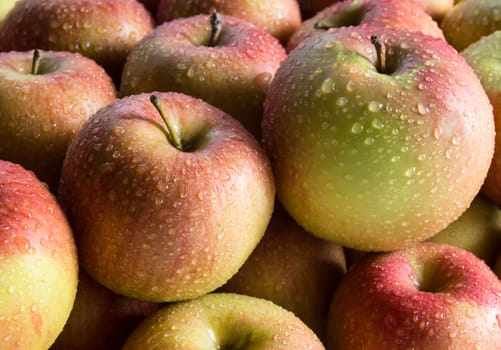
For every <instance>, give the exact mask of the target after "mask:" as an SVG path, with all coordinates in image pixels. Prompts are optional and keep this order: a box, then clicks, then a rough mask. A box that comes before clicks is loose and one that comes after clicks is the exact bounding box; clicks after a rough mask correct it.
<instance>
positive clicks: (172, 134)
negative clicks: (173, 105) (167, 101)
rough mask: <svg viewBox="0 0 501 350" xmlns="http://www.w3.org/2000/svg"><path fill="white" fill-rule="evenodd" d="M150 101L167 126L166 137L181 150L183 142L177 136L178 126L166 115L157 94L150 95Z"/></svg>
mask: <svg viewBox="0 0 501 350" xmlns="http://www.w3.org/2000/svg"><path fill="white" fill-rule="evenodd" d="M150 101H151V103H152V104H153V106H155V108H156V109H157V111H158V114H160V116H161V117H162V120H163V121H164V124H165V126H166V127H167V139H168V140H169V142H170V143H171V144H172V145H173V146H174V147H176V148H177V149H178V150H180V151H182V150H183V144H182V143H181V139H180V137H179V133H178V130H177V129H178V128H177V126H176V125H175V124H173V120H172V118H168V117H167V113H166V112H165V109H164V106H163V104H162V101H161V100H160V97H158V96H157V95H151V96H150Z"/></svg>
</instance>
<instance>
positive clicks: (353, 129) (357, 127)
mask: <svg viewBox="0 0 501 350" xmlns="http://www.w3.org/2000/svg"><path fill="white" fill-rule="evenodd" d="M362 131H364V126H363V125H362V124H360V123H359V122H355V123H353V125H352V126H351V132H352V133H354V134H360V133H362Z"/></svg>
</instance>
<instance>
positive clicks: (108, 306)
mask: <svg viewBox="0 0 501 350" xmlns="http://www.w3.org/2000/svg"><path fill="white" fill-rule="evenodd" d="M161 306H162V304H156V303H149V302H145V301H140V300H136V299H131V298H127V297H124V296H121V295H118V294H116V293H113V292H112V291H111V290H109V289H107V288H105V287H103V286H102V285H100V284H99V283H97V282H96V281H94V280H93V279H92V278H91V277H90V276H89V275H88V274H87V273H85V272H84V271H80V279H79V283H78V290H77V295H76V299H75V303H74V306H73V309H72V311H71V314H70V317H69V319H68V321H67V322H66V324H65V326H64V329H63V331H62V332H61V334H59V336H58V337H57V339H56V341H55V342H54V344H53V345H52V346H51V347H50V350H70V349H71V350H89V349H92V350H109V349H120V347H121V346H122V345H123V343H124V342H125V340H126V339H127V337H128V336H129V334H130V333H131V332H132V331H133V330H134V328H135V327H137V325H139V323H140V322H141V321H143V319H144V318H146V317H147V316H149V315H150V314H152V313H153V312H154V311H156V310H158V309H159V308H160V307H161Z"/></svg>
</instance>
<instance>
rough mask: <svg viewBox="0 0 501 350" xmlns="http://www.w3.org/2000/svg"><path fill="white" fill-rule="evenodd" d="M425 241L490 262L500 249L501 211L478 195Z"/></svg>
mask: <svg viewBox="0 0 501 350" xmlns="http://www.w3.org/2000/svg"><path fill="white" fill-rule="evenodd" d="M428 241H430V242H436V243H447V244H450V245H454V246H456V247H459V248H462V249H465V250H468V251H470V252H472V253H473V254H475V255H476V256H477V257H478V258H480V259H482V260H484V261H485V262H486V263H487V264H489V265H490V264H492V263H493V262H494V260H495V258H496V255H497V253H498V252H499V251H500V250H501V211H500V210H499V208H498V207H497V206H496V205H495V204H494V203H493V202H492V201H491V200H490V199H488V198H486V197H485V196H483V195H478V196H477V197H476V198H475V199H474V200H473V202H472V203H471V205H470V207H469V208H468V209H467V210H466V211H465V212H464V213H463V214H462V215H461V216H460V217H459V218H458V219H457V220H456V221H454V222H453V223H451V224H450V225H449V226H447V227H446V228H445V229H444V230H442V231H440V232H439V233H437V234H436V235H434V236H433V237H431V238H429V239H428Z"/></svg>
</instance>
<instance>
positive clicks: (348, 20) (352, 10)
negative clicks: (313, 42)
mask: <svg viewBox="0 0 501 350" xmlns="http://www.w3.org/2000/svg"><path fill="white" fill-rule="evenodd" d="M363 4H364V1H363V0H354V1H352V2H351V4H350V5H349V6H347V7H346V8H344V9H343V10H340V11H338V12H334V13H332V14H331V15H329V16H327V17H326V18H323V19H321V20H319V21H318V22H316V23H314V24H313V28H314V29H318V30H329V29H330V28H339V27H349V26H357V25H359V24H360V23H361V22H362V18H363V9H362V5H363Z"/></svg>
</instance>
